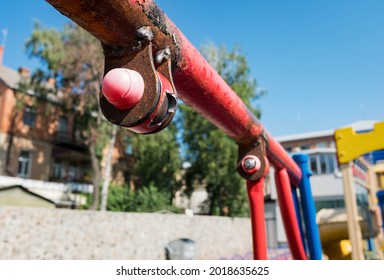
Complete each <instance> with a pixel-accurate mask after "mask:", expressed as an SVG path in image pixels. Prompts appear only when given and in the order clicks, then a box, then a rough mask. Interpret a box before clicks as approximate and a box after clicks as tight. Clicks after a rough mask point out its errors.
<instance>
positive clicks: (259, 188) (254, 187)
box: [247, 178, 267, 260]
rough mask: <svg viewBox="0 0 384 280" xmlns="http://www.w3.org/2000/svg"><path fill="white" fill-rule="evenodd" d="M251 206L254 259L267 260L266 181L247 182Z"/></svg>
mask: <svg viewBox="0 0 384 280" xmlns="http://www.w3.org/2000/svg"><path fill="white" fill-rule="evenodd" d="M247 190H248V197H249V205H250V209H251V223H252V237H253V257H254V259H255V260H266V259H267V237H266V229H265V221H264V179H263V178H262V179H260V180H259V181H250V180H247Z"/></svg>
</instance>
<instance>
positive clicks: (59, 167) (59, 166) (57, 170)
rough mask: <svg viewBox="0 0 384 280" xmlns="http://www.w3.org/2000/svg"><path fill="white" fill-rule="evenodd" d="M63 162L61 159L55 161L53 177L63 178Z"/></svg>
mask: <svg viewBox="0 0 384 280" xmlns="http://www.w3.org/2000/svg"><path fill="white" fill-rule="evenodd" d="M62 170H63V164H62V163H61V162H60V161H55V163H54V164H53V168H52V177H53V178H55V179H61V178H62V175H63V172H62Z"/></svg>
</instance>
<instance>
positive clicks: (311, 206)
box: [293, 154, 322, 260]
mask: <svg viewBox="0 0 384 280" xmlns="http://www.w3.org/2000/svg"><path fill="white" fill-rule="evenodd" d="M293 160H294V161H295V162H296V163H297V164H298V165H299V167H300V169H301V172H302V177H301V181H300V183H299V190H300V199H301V207H302V210H303V216H304V224H305V231H306V235H307V239H308V248H309V256H310V259H312V260H321V259H322V249H321V241H320V234H319V229H318V226H317V224H316V210H315V202H314V200H313V196H312V191H311V183H310V181H309V177H310V176H311V175H312V173H311V171H309V168H308V155H305V154H297V155H294V156H293Z"/></svg>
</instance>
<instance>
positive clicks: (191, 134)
mask: <svg viewBox="0 0 384 280" xmlns="http://www.w3.org/2000/svg"><path fill="white" fill-rule="evenodd" d="M202 54H203V55H204V56H205V57H206V59H207V60H208V62H209V63H210V64H211V65H212V66H213V67H214V68H215V69H216V70H217V72H218V73H219V74H220V75H221V76H222V77H223V78H224V79H225V80H226V82H227V83H228V84H229V85H230V86H231V87H232V89H233V90H234V91H235V92H236V93H237V94H238V95H239V96H240V97H241V99H242V100H243V101H244V103H245V104H246V105H247V106H248V108H250V110H251V111H252V112H254V114H255V115H257V116H260V111H259V110H258V109H257V108H256V107H255V106H254V104H255V101H256V100H257V99H258V98H259V97H260V96H261V95H260V93H258V91H257V86H256V80H255V79H254V78H252V77H250V69H249V66H248V64H247V61H246V58H245V56H244V55H242V54H241V52H240V50H239V49H238V48H235V50H234V51H232V52H228V51H227V50H225V48H223V47H220V48H217V47H215V46H214V45H212V44H210V45H206V46H204V47H203V48H202ZM181 111H182V114H183V115H182V118H181V122H182V124H183V128H184V133H183V140H184V144H185V146H186V159H187V160H188V161H189V162H190V163H191V165H192V166H191V168H189V169H188V170H187V173H186V180H187V185H188V187H189V190H190V191H192V189H193V187H194V186H195V185H196V184H199V185H205V186H206V189H207V192H208V195H209V198H208V201H206V204H207V208H208V209H209V213H210V214H213V215H228V216H244V215H248V211H249V210H248V207H247V203H248V199H247V195H246V192H245V187H244V185H245V184H244V180H243V179H242V178H241V177H240V176H239V175H238V173H237V172H236V166H235V165H236V159H237V145H236V144H235V143H234V142H233V140H231V139H229V138H228V137H227V136H226V135H225V134H224V133H223V132H221V131H220V130H219V129H218V128H216V127H215V126H213V125H212V124H211V123H209V122H208V121H207V120H206V119H204V118H203V117H202V116H200V115H198V114H197V113H195V112H194V111H192V110H191V108H190V107H188V106H186V105H183V106H181Z"/></svg>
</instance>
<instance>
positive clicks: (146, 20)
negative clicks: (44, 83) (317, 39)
mask: <svg viewBox="0 0 384 280" xmlns="http://www.w3.org/2000/svg"><path fill="white" fill-rule="evenodd" d="M47 2H49V3H50V4H52V5H53V6H54V7H55V8H56V9H57V10H59V11H60V12H61V13H63V14H64V15H66V16H67V17H69V18H71V19H72V20H73V21H74V22H76V23H77V24H79V25H80V26H81V27H83V28H85V29H86V30H88V31H89V32H90V33H91V34H93V35H94V36H95V37H96V38H98V39H99V40H100V41H101V42H102V45H103V48H104V53H105V57H106V69H108V68H110V67H124V66H125V65H127V63H128V61H129V60H130V59H132V56H134V55H135V52H132V48H133V47H134V46H135V42H136V41H137V33H136V32H137V30H138V29H139V28H140V27H143V26H146V27H148V28H149V29H150V30H151V31H152V33H153V40H152V47H153V53H154V54H156V53H157V52H158V51H160V50H163V49H165V48H169V50H170V53H171V55H170V62H171V64H172V75H170V76H171V77H173V81H174V84H175V86H176V89H177V92H178V95H179V97H180V99H182V100H183V101H184V102H185V103H186V104H188V105H189V106H191V107H192V108H193V109H194V110H196V111H197V112H198V113H200V114H202V115H203V116H204V117H206V118H207V119H208V120H209V121H211V122H212V123H213V124H214V125H216V126H217V127H218V128H220V129H221V130H223V131H224V132H225V133H226V134H227V135H228V136H229V137H231V138H232V139H234V140H235V141H236V142H237V143H238V144H239V145H250V144H252V143H255V142H256V141H257V139H258V138H259V136H260V134H261V133H262V132H263V131H266V129H265V128H264V127H263V125H262V124H261V122H260V121H259V120H258V119H257V118H256V117H255V116H254V115H253V114H252V113H251V112H250V111H249V110H248V108H247V107H246V106H245V105H244V103H243V102H242V100H241V99H240V98H239V97H238V96H237V95H236V93H235V92H234V91H233V90H232V89H231V88H230V87H229V86H228V84H227V83H226V82H225V81H224V80H223V79H222V78H221V77H220V76H219V75H218V74H217V72H216V71H215V70H214V69H213V68H212V66H210V65H209V64H208V63H207V61H206V60H205V59H204V58H203V57H202V55H201V54H200V53H199V52H198V51H197V49H196V48H195V47H194V46H193V45H192V44H191V43H190V42H189V41H188V39H187V38H186V37H185V36H184V35H183V34H182V33H181V32H180V31H179V30H178V29H177V27H176V26H175V25H174V24H173V22H172V21H171V20H170V19H169V18H168V17H167V16H166V15H165V14H164V12H163V11H162V10H161V9H160V8H159V7H158V6H157V5H156V3H155V2H154V1H153V0H78V1H74V0H72V1H69V0H47ZM140 73H142V72H140ZM162 74H163V75H164V73H162ZM164 76H165V75H164ZM144 79H146V78H145V77H144ZM112 115H113V117H115V118H119V119H124V115H118V113H117V112H116V111H115V112H113V114H111V116H112ZM269 136H270V135H269ZM268 142H269V145H268V146H267V155H268V157H269V160H270V161H271V163H272V164H273V165H275V166H277V167H281V166H283V167H285V168H287V171H288V172H289V174H290V179H291V181H292V183H294V184H295V185H297V184H298V183H299V181H300V178H301V171H300V169H299V168H298V167H297V165H296V163H295V162H294V161H293V160H292V159H291V158H290V157H289V155H288V154H287V153H286V152H285V151H284V149H283V148H282V147H281V145H280V144H279V143H278V142H276V140H274V138H273V137H271V136H270V137H269V141H268Z"/></svg>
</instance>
